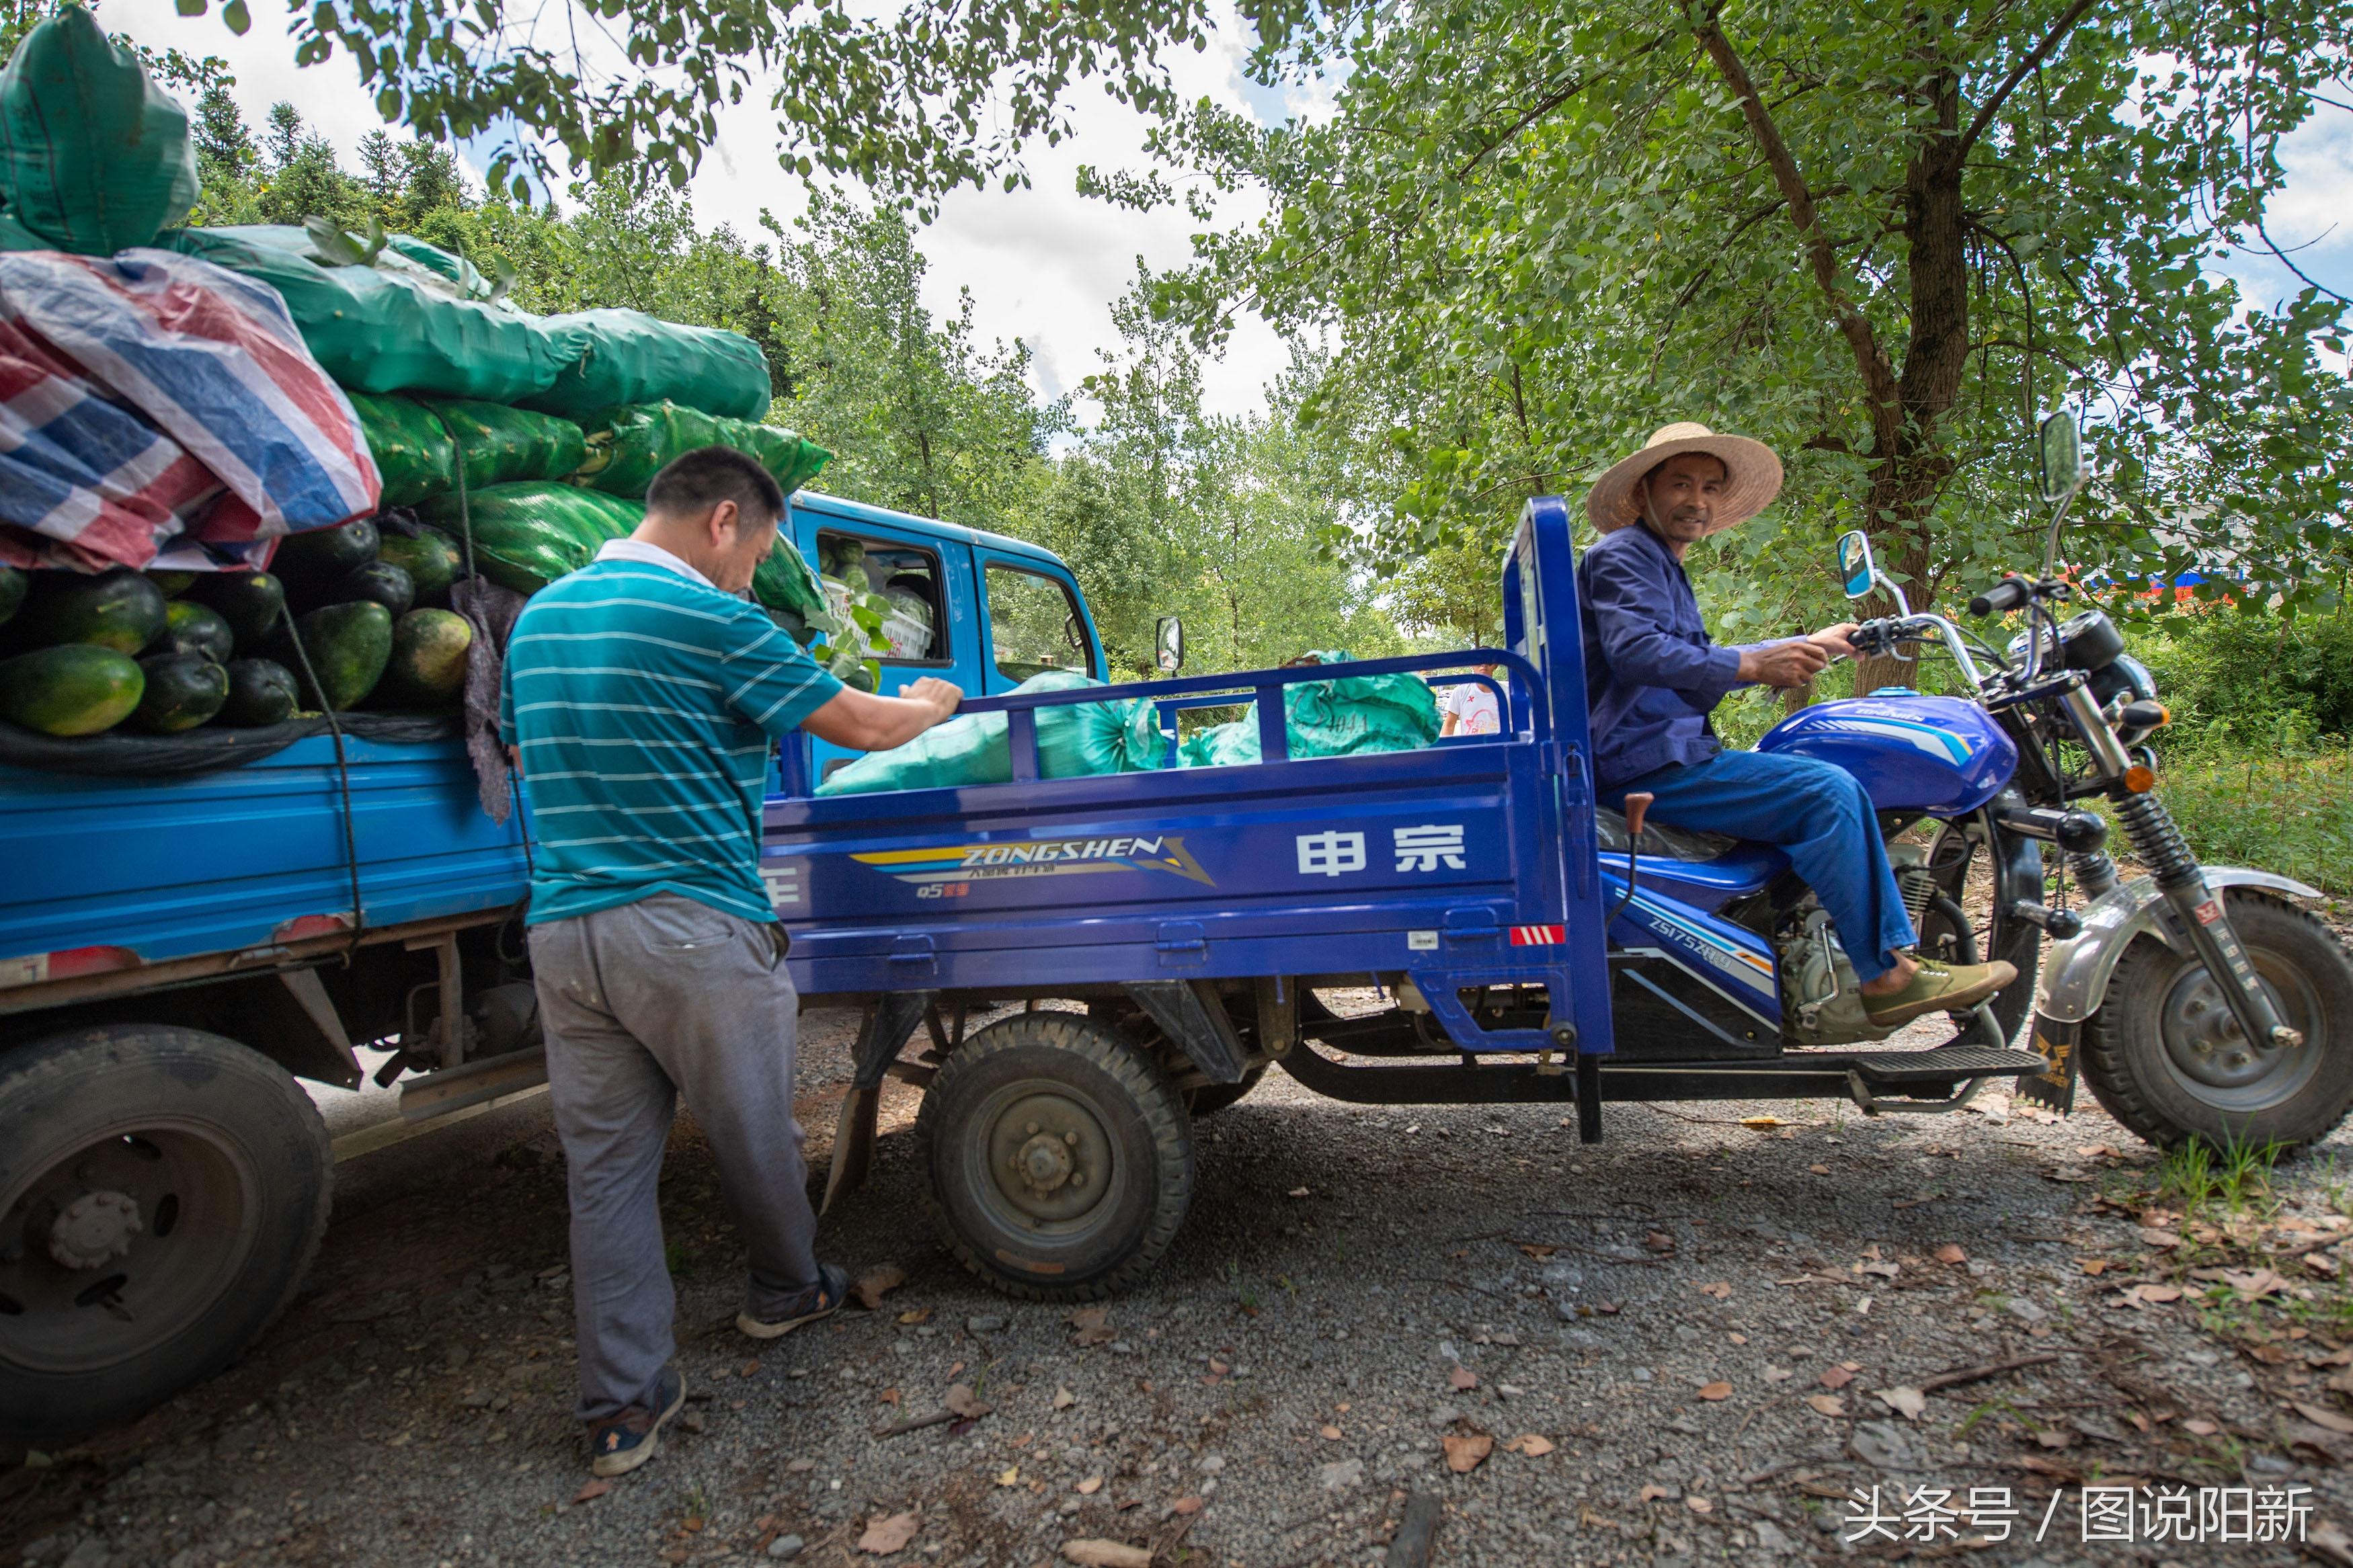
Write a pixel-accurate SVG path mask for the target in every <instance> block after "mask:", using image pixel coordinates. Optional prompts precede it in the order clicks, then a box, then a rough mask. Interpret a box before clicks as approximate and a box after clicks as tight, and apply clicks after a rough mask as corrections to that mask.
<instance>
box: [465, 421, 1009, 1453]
mask: <svg viewBox="0 0 2353 1568" xmlns="http://www.w3.org/2000/svg"><path fill="white" fill-rule="evenodd" d="M784 511H785V495H784V492H783V491H782V490H781V489H778V488H777V485H776V480H775V479H773V478H771V477H770V476H769V474H768V472H767V470H765V468H761V467H760V466H759V464H757V463H755V462H754V461H753V460H752V459H751V458H747V457H745V456H744V454H742V453H740V452H737V451H734V450H733V449H732V448H729V447H703V448H702V449H701V450H699V451H693V452H689V453H687V454H686V455H685V456H684V457H681V458H678V459H677V460H676V461H675V462H673V463H671V464H670V466H669V467H668V468H664V469H662V471H661V472H660V473H659V474H657V475H655V476H654V481H653V484H652V486H651V488H650V489H648V490H647V492H646V518H645V521H644V522H643V523H642V524H640V525H639V526H638V530H637V531H636V532H635V533H633V534H631V535H630V536H629V537H628V538H627V539H621V540H615V541H613V542H611V543H609V544H607V545H606V546H605V548H604V550H603V551H602V552H600V553H599V554H598V556H597V558H596V561H595V563H592V564H590V565H589V566H587V567H586V568H584V569H583V570H581V571H578V572H575V573H573V574H571V575H570V576H568V577H565V578H563V579H561V580H560V581H558V582H555V583H552V584H549V585H548V586H547V587H545V588H543V589H542V590H540V592H539V593H537V594H535V595H533V596H532V600H531V603H530V604H529V605H526V606H525V607H524V609H523V612H522V616H521V617H520V618H518V619H517V620H516V622H515V626H514V633H513V636H512V637H511V638H510V639H509V642H508V645H507V655H506V679H505V689H504V690H503V691H502V693H501V710H502V711H501V729H502V731H503V736H504V739H505V741H506V743H507V744H508V746H510V747H511V748H512V750H513V752H514V754H515V756H516V759H517V763H518V765H519V766H520V767H521V768H522V776H523V789H524V793H525V795H526V796H527V797H528V800H529V804H530V807H531V821H532V828H533V844H534V854H535V858H534V862H533V871H532V883H531V912H530V915H529V917H528V921H527V923H528V925H529V927H530V935H531V961H532V971H533V979H534V981H535V983H536V985H537V989H538V993H539V1011H540V1019H541V1023H542V1026H543V1030H544V1032H545V1035H546V1038H547V1077H548V1087H549V1090H550V1096H551V1099H552V1100H553V1101H554V1110H555V1125H556V1131H557V1132H558V1133H559V1134H560V1135H561V1137H562V1138H563V1140H564V1153H565V1160H566V1162H567V1163H568V1167H569V1178H570V1184H571V1198H572V1295H573V1309H574V1312H575V1318H576V1319H577V1323H578V1338H579V1357H580V1404H579V1415H580V1416H581V1418H582V1419H583V1420H586V1421H587V1422H588V1423H589V1424H590V1444H591V1447H592V1449H593V1450H594V1456H595V1457H594V1460H593V1466H594V1468H595V1470H596V1474H598V1475H600V1476H612V1475H619V1474H621V1473H622V1472H624V1471H627V1470H631V1469H635V1468H637V1467H638V1466H639V1465H641V1464H643V1463H644V1462H645V1461H646V1460H648V1459H649V1458H652V1457H653V1455H654V1452H655V1450H656V1448H657V1447H659V1443H660V1430H661V1426H662V1425H663V1423H665V1422H666V1421H668V1420H669V1419H670V1417H671V1416H672V1415H676V1414H677V1413H678V1411H679V1409H680V1407H681V1405H683V1404H684V1402H685V1399H686V1384H685V1380H684V1379H683V1378H682V1377H681V1374H680V1373H679V1370H678V1368H677V1367H676V1366H675V1365H674V1364H672V1363H671V1355H672V1352H673V1351H674V1349H675V1345H674V1343H673V1342H672V1339H671V1336H670V1318H671V1313H672V1311H673V1310H674V1308H675V1304H676V1302H675V1298H674V1295H673V1293H672V1291H671V1289H670V1270H669V1268H668V1267H667V1264H666V1262H665V1259H664V1257H663V1252H662V1237H661V1217H660V1214H659V1208H658V1206H657V1203H656V1186H657V1183H658V1181H659V1176H660V1173H661V1161H662V1152H663V1149H664V1148H665V1147H666V1145H667V1144H668V1142H669V1138H670V1114H671V1110H672V1108H673V1106H674V1104H675V1102H676V1100H677V1099H678V1096H679V1095H680V1094H681V1092H682V1093H683V1094H684V1095H685V1097H686V1102H687V1105H688V1106H689V1108H690V1109H691V1110H693V1112H694V1116H695V1121H696V1124H697V1125H698V1126H699V1127H700V1128H701V1129H702V1134H703V1137H704V1139H705V1140H706V1141H707V1142H709V1144H710V1146H711V1152H712V1159H713V1160H714V1161H715V1163H717V1164H718V1167H719V1179H720V1185H721V1188H722V1190H723V1193H724V1194H725V1196H726V1199H727V1203H728V1207H729V1210H730V1212H731V1213H732V1214H733V1216H734V1219H735V1222H736V1225H737V1226H738V1227H740V1228H741V1229H742V1230H743V1232H744V1239H745V1241H746V1242H747V1244H748V1247H749V1251H750V1255H751V1278H750V1281H749V1283H748V1285H747V1287H746V1289H745V1294H744V1310H743V1311H742V1313H741V1314H740V1315H739V1316H738V1317H737V1318H736V1320H735V1323H736V1327H738V1328H739V1329H741V1330H742V1331H744V1332H745V1333H747V1334H750V1335H752V1336H754V1338H760V1339H766V1338H772V1337H774V1336H776V1335H777V1334H781V1333H784V1332H786V1331H788V1330H790V1329H793V1328H796V1327H797V1326H799V1325H800V1324H802V1323H805V1322H807V1321H810V1320H811V1319H814V1318H820V1317H823V1316H825V1315H826V1314H827V1313H829V1312H831V1311H833V1310H835V1309H836V1308H838V1307H839V1306H840V1304H841V1300H842V1297H843V1296H844V1294H845V1293H846V1292H847V1290H848V1287H849V1280H848V1277H847V1276H846V1274H845V1273H844V1272H843V1271H842V1270H841V1269H839V1268H834V1267H832V1266H831V1265H829V1264H828V1265H822V1266H821V1265H819V1264H818V1260H817V1257H816V1254H815V1252H814V1251H813V1250H812V1247H811V1240H812V1237H813V1236H814V1234H815V1232H816V1229H817V1218H816V1215H813V1214H812V1213H811V1212H810V1209H809V1202H808V1194H807V1191H806V1189H805V1186H804V1183H805V1180H806V1172H805V1171H804V1169H803V1166H802V1163H801V1152H800V1150H801V1130H800V1126H799V1124H798V1123H797V1121H794V1120H793V1052H794V1028H795V1021H796V1015H797V1012H798V1010H799V998H798V997H797V994H795V992H794V990H793V984H792V981H791V979H790V977H789V976H788V975H787V974H786V970H785V938H784V931H783V928H782V927H781V926H779V925H778V924H777V923H776V911H775V910H773V909H772V908H770V906H769V903H768V899H767V894H766V891H765V889H764V888H763V886H762V884H761V881H760V871H759V856H760V809H761V798H762V795H763V794H764V788H765V782H766V777H767V763H768V757H769V754H770V752H772V750H773V749H774V748H775V745H776V742H777V740H778V739H779V738H780V737H782V736H783V735H784V734H786V732H787V731H790V730H792V729H793V728H794V727H795V726H796V725H797V726H799V727H801V728H803V729H806V730H807V731H809V732H810V733H811V734H814V735H817V736H819V737H821V738H823V739H825V740H828V741H831V742H835V743H837V744H839V745H843V746H849V747H853V748H856V749H858V750H860V751H881V750H883V749H885V748H888V747H892V746H896V745H901V744H903V743H904V742H908V741H911V740H913V738H914V737H915V736H917V735H919V734H921V733H923V731H925V730H927V729H929V728H931V727H932V726H933V725H934V724H936V723H938V722H939V721H941V720H943V719H944V718H946V717H948V715H950V714H951V713H953V712H955V708H956V704H957V703H958V702H959V701H961V700H962V699H963V693H962V692H960V691H958V690H957V689H955V687H954V686H951V685H949V684H948V683H947V682H945V681H944V680H934V679H923V680H918V681H916V682H915V683H914V684H913V686H911V687H909V688H908V689H907V691H906V693H905V695H903V696H900V697H876V696H871V695H869V694H867V693H864V692H859V691H853V690H850V689H848V688H846V687H844V686H843V685H842V684H841V682H839V681H838V680H836V679H834V678H833V677H832V676H830V675H828V674H827V673H826V672H825V671H823V670H821V669H819V668H818V667H817V665H816V663H815V662H814V661H813V660H811V659H810V658H809V657H808V655H807V654H806V653H804V652H802V651H801V648H800V645H799V644H798V643H797V642H795V641H794V640H793V638H792V637H789V636H788V635H786V633H785V632H784V631H782V630H780V629H779V628H778V627H777V626H776V625H775V623H773V622H772V621H770V620H769V618H768V616H767V615H766V613H765V612H764V611H762V610H761V609H760V608H759V607H758V606H756V605H753V604H750V603H749V602H747V601H746V600H744V598H743V597H742V596H741V595H743V593H744V590H745V589H746V588H748V587H750V586H751V583H752V574H753V573H754V571H756V570H757V569H758V567H759V565H760V563H761V562H762V561H763V560H765V559H766V557H767V555H768V552H769V551H770V549H771V548H772V547H773V545H774V542H775V540H776V526H777V523H778V522H779V521H781V520H782V518H783V516H784Z"/></svg>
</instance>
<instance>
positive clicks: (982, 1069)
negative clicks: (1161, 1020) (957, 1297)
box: [915, 1012, 1193, 1301]
mask: <svg viewBox="0 0 2353 1568" xmlns="http://www.w3.org/2000/svg"><path fill="white" fill-rule="evenodd" d="M915 1136H916V1140H917V1142H920V1143H921V1144H922V1146H923V1153H924V1159H925V1163H926V1165H927V1172H926V1179H925V1184H924V1197H925V1200H926V1203H927V1205H928V1206H929V1207H930V1209H931V1211H932V1218H933V1222H934V1224H935V1225H936V1226H938V1229H939V1233H940V1237H941V1238H942V1240H943V1241H944V1242H945V1244H946V1245H947V1247H948V1249H949V1250H950V1251H951V1252H953V1253H955V1256H956V1258H958V1259H959V1260H960V1261H961V1262H962V1263H963V1264H964V1266H965V1268H969V1269H971V1270H972V1271H973V1272H974V1273H975V1274H977V1275H979V1276H980V1277H981V1278H982V1279H987V1281H988V1282H989V1283H990V1284H992V1285H995V1286H996V1287H997V1288H998V1289H1001V1290H1005V1291H1007V1292H1008V1293H1009V1294H1012V1295H1016V1296H1021V1297H1026V1298H1028V1299H1029V1300H1040V1301H1044V1300H1094V1299H1097V1298H1100V1297H1103V1296H1108V1295H1111V1294H1113V1292H1115V1291H1117V1290H1120V1289H1124V1287H1126V1286H1127V1285H1129V1284H1131V1283H1133V1282H1134V1281H1135V1280H1136V1279H1141V1278H1142V1277H1143V1276H1144V1275H1145V1273H1146V1272H1147V1271H1148V1270H1149V1269H1150V1268H1152V1266H1153V1265H1154V1264H1155V1263H1156V1262H1157V1261H1159V1258H1160V1255H1161V1254H1162V1253H1164V1252H1166V1250H1167V1249H1168V1244H1169V1242H1170V1241H1171V1240H1173V1239H1174V1238H1175V1237H1176V1227H1177V1226H1179V1225H1181V1224H1183V1223H1184V1219H1185V1212H1186V1210H1187V1208H1188V1207H1190V1206H1191V1204H1192V1201H1193V1132H1192V1123H1191V1118H1190V1117H1189V1115H1188V1114H1187V1110H1186V1108H1185V1097H1184V1095H1183V1093H1182V1092H1180V1091H1179V1090H1178V1089H1177V1088H1176V1085H1175V1083H1174V1082H1172V1081H1171V1080H1170V1079H1169V1076H1168V1074H1167V1072H1166V1069H1164V1068H1162V1067H1161V1065H1160V1064H1159V1063H1158V1062H1157V1061H1155V1059H1154V1058H1153V1056H1152V1053H1151V1051H1150V1050H1149V1049H1147V1048H1146V1047H1143V1046H1140V1045H1138V1044H1137V1043H1135V1042H1134V1041H1133V1040H1130V1039H1128V1038H1127V1037H1124V1036H1123V1035H1121V1034H1120V1033H1119V1032H1118V1031H1116V1030H1114V1029H1113V1028H1112V1027H1110V1026H1108V1025H1106V1024H1103V1023H1102V1022H1099V1021H1097V1020H1095V1019H1092V1018H1089V1017H1086V1016H1082V1015H1079V1014H1075V1013H1057V1012H1039V1013H1025V1014H1022V1015H1021V1016H1018V1017H1012V1018H1007V1019H1003V1020H1001V1021H1000V1022H997V1023H995V1024H991V1025H990V1026H987V1028H985V1029H982V1030H979V1031H978V1032H976V1034H974V1035H973V1037H971V1038H970V1039H968V1040H966V1041H965V1043H964V1044H963V1045H962V1046H961V1047H958V1048H957V1049H956V1050H955V1052H954V1053H953V1054H952V1055H950V1056H949V1058H948V1059H947V1061H946V1062H945V1063H944V1064H943V1065H942V1067H941V1068H940V1074H939V1077H938V1078H937V1079H934V1081H933V1083H932V1086H931V1089H930V1090H929V1092H927V1093H926V1094H925V1095H924V1096H923V1110H922V1111H921V1113H920V1114H919V1115H918V1116H917V1118H916V1121H915Z"/></svg>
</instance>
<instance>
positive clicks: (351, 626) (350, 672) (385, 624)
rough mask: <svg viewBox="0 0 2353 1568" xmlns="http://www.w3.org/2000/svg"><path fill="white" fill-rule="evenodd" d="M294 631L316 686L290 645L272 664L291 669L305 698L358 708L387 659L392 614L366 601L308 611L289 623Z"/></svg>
mask: <svg viewBox="0 0 2353 1568" xmlns="http://www.w3.org/2000/svg"><path fill="white" fill-rule="evenodd" d="M294 635H295V636H296V637H301V639H302V646H301V652H303V653H308V654H309V655H310V662H311V672H312V673H314V674H315V675H316V677H317V680H318V686H317V687H316V688H313V686H312V685H311V674H306V673H305V672H304V670H303V668H302V660H301V658H300V657H299V655H298V653H297V650H296V649H294V648H293V647H290V646H289V647H286V648H285V652H284V656H283V657H282V658H279V661H278V662H279V663H280V664H283V665H284V666H286V668H289V669H290V670H292V671H293V672H294V674H295V677H296V678H297V679H299V680H300V681H301V690H302V695H303V697H304V698H305V700H308V701H310V702H311V703H313V704H315V705H316V706H318V707H321V708H332V709H334V710H338V711H340V710H343V709H345V708H356V707H358V706H359V705H360V703H362V702H363V701H364V700H366V698H367V694H368V693H369V692H371V691H373V690H375V683H376V682H377V681H379V680H381V679H384V667H385V665H386V664H387V663H389V662H390V661H391V659H392V612H391V611H389V610H387V609H385V607H384V606H383V605H379V604H376V603H375V602H374V601H372V600H365V599H363V600H361V601H360V602H359V603H357V604H353V605H327V606H326V607H325V608H324V609H318V610H313V611H311V613H310V614H309V615H307V616H302V617H301V619H300V620H298V621H296V622H295V623H294ZM289 640H290V639H289Z"/></svg>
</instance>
